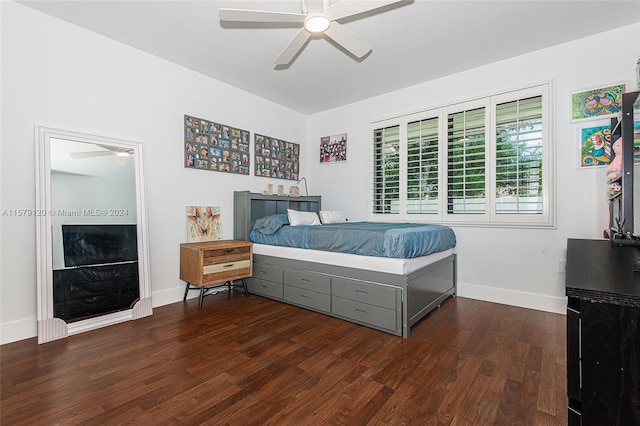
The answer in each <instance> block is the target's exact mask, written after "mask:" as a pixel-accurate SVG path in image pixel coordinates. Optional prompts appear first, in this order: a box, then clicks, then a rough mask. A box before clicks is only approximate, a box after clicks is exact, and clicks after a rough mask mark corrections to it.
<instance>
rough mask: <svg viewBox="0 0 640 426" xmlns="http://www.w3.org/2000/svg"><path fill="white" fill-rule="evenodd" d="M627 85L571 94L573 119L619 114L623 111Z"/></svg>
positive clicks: (621, 84)
mask: <svg viewBox="0 0 640 426" xmlns="http://www.w3.org/2000/svg"><path fill="white" fill-rule="evenodd" d="M626 90H627V85H626V83H620V84H615V85H613V86H608V87H601V88H599V89H590V90H584V91H578V92H573V93H572V94H571V119H572V120H582V119H589V118H597V117H602V116H609V115H613V114H617V113H618V112H620V110H621V109H622V94H623V93H624V92H625V91H626Z"/></svg>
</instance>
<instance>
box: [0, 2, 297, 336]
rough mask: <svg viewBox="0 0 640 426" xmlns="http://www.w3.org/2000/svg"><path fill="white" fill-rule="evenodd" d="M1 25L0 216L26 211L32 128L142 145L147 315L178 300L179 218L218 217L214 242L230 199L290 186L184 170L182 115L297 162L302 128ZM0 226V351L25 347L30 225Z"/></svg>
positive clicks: (31, 273)
mask: <svg viewBox="0 0 640 426" xmlns="http://www.w3.org/2000/svg"><path fill="white" fill-rule="evenodd" d="M0 15H1V25H2V27H1V43H2V44H1V52H2V63H1V65H2V69H1V71H2V75H1V90H2V97H1V102H2V105H1V107H2V108H1V114H2V115H1V119H2V129H1V137H2V141H1V142H2V143H1V151H0V154H1V160H0V161H1V166H2V167H1V170H0V173H1V194H0V201H1V206H0V209H1V210H4V209H19V208H22V209H33V208H35V164H36V160H35V148H34V147H35V142H34V132H35V131H34V126H35V125H36V124H40V125H45V126H50V127H54V128H60V129H65V130H74V131H79V132H85V133H91V134H96V135H101V136H107V137H114V138H120V139H125V140H134V141H141V142H142V143H143V150H144V160H145V165H144V167H145V169H144V173H145V178H146V193H147V211H148V216H149V218H148V224H149V235H150V241H149V242H150V262H151V284H152V298H153V304H154V305H155V306H158V305H161V304H166V303H172V302H176V301H178V300H182V292H183V291H184V283H183V282H182V281H180V280H179V278H178V274H179V244H180V243H181V242H185V241H186V222H185V206H187V205H217V206H220V207H221V213H222V231H223V238H232V237H233V191H234V190H252V191H256V192H259V191H262V190H263V189H264V188H266V184H267V183H273V184H274V185H277V184H278V183H280V184H282V183H284V184H285V185H286V186H287V187H288V186H289V184H291V181H279V180H276V179H267V178H261V177H253V176H241V175H235V174H227V173H220V172H210V171H202V170H193V169H185V168H184V167H183V157H184V154H183V149H184V148H183V146H184V140H183V115H184V114H188V115H193V116H196V117H202V118H206V119H210V120H213V121H218V122H221V123H224V124H228V125H231V126H236V127H239V128H242V129H247V130H250V131H251V132H256V133H261V134H264V135H269V136H273V137H277V138H281V139H284V140H288V141H292V142H296V143H300V144H301V145H302V146H301V152H302V155H304V152H305V149H306V147H305V145H304V141H305V137H306V128H307V117H306V116H304V115H301V114H299V113H297V112H294V111H292V110H290V109H287V108H284V107H282V106H279V105H277V104H274V103H272V102H269V101H266V100H264V99H262V98H259V97H256V96H254V95H251V94H249V93H246V92H243V91H240V90H237V89H235V88H233V87H231V86H229V85H226V84H223V83H220V82H218V81H215V80H213V79H211V78H208V77H205V76H204V75H201V74H198V73H195V72H193V71H190V70H188V69H186V68H183V67H180V66H177V65H174V64H171V63H169V62H167V61H165V60H162V59H159V58H157V57H155V56H151V55H149V54H146V53H143V52H141V51H139V50H136V49H134V48H131V47H128V46H124V45H122V44H120V43H118V42H115V41H113V40H109V39H107V38H104V37H102V36H99V35H96V34H94V33H91V32H88V31H86V30H84V29H81V28H79V27H76V26H73V25H70V24H68V23H65V22H63V21H60V20H58V19H55V18H52V17H50V16H47V15H44V14H41V13H39V12H36V11H34V10H32V9H30V8H28V7H25V6H22V5H19V4H16V3H13V2H6V1H3V2H0ZM252 146H253V145H252ZM301 166H302V165H301ZM301 169H302V171H303V173H304V166H302V167H301ZM0 225H1V226H0V235H2V239H1V240H2V241H1V252H0V253H1V256H2V258H1V266H2V267H1V271H0V280H1V281H0V310H1V313H0V323H1V327H0V332H1V336H0V342H1V343H7V342H10V341H14V340H20V339H24V338H27V337H32V336H35V335H36V272H35V271H36V247H35V244H36V243H35V241H36V237H35V219H34V218H33V217H15V216H2V217H1V222H0Z"/></svg>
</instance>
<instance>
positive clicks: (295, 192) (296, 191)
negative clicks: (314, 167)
mask: <svg viewBox="0 0 640 426" xmlns="http://www.w3.org/2000/svg"><path fill="white" fill-rule="evenodd" d="M289 196H291V197H299V196H300V188H298V187H297V186H295V185H291V186H290V187H289Z"/></svg>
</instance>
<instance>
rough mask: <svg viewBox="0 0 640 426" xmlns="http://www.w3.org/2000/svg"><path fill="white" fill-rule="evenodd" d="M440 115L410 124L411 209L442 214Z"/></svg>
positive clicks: (409, 189) (408, 189)
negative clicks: (440, 199) (439, 165)
mask: <svg viewBox="0 0 640 426" xmlns="http://www.w3.org/2000/svg"><path fill="white" fill-rule="evenodd" d="M438 127H439V120H438V117H435V118H429V119H425V120H420V121H414V122H411V123H409V124H407V213H408V214H438V212H439V206H438V190H439V183H438V161H439V159H438V156H439V148H438V147H439V140H438Z"/></svg>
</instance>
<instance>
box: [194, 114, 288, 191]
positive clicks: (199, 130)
mask: <svg viewBox="0 0 640 426" xmlns="http://www.w3.org/2000/svg"><path fill="white" fill-rule="evenodd" d="M249 141H250V132H249V131H248V130H243V129H239V128H236V127H232V126H228V125H226V124H220V123H216V122H213V121H209V120H205V119H202V118H197V117H192V116H190V115H185V116H184V166H185V167H186V168H191V169H201V170H210V171H215V172H226V173H237V174H242V175H248V174H249V173H250V168H251V154H250V148H249ZM254 142H255V159H256V160H255V168H254V171H255V173H254V174H255V176H262V177H269V178H275V179H288V180H298V176H299V173H300V144H297V143H292V142H287V141H283V140H281V139H275V138H271V137H269V136H264V135H258V134H256V135H255V141H254Z"/></svg>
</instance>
